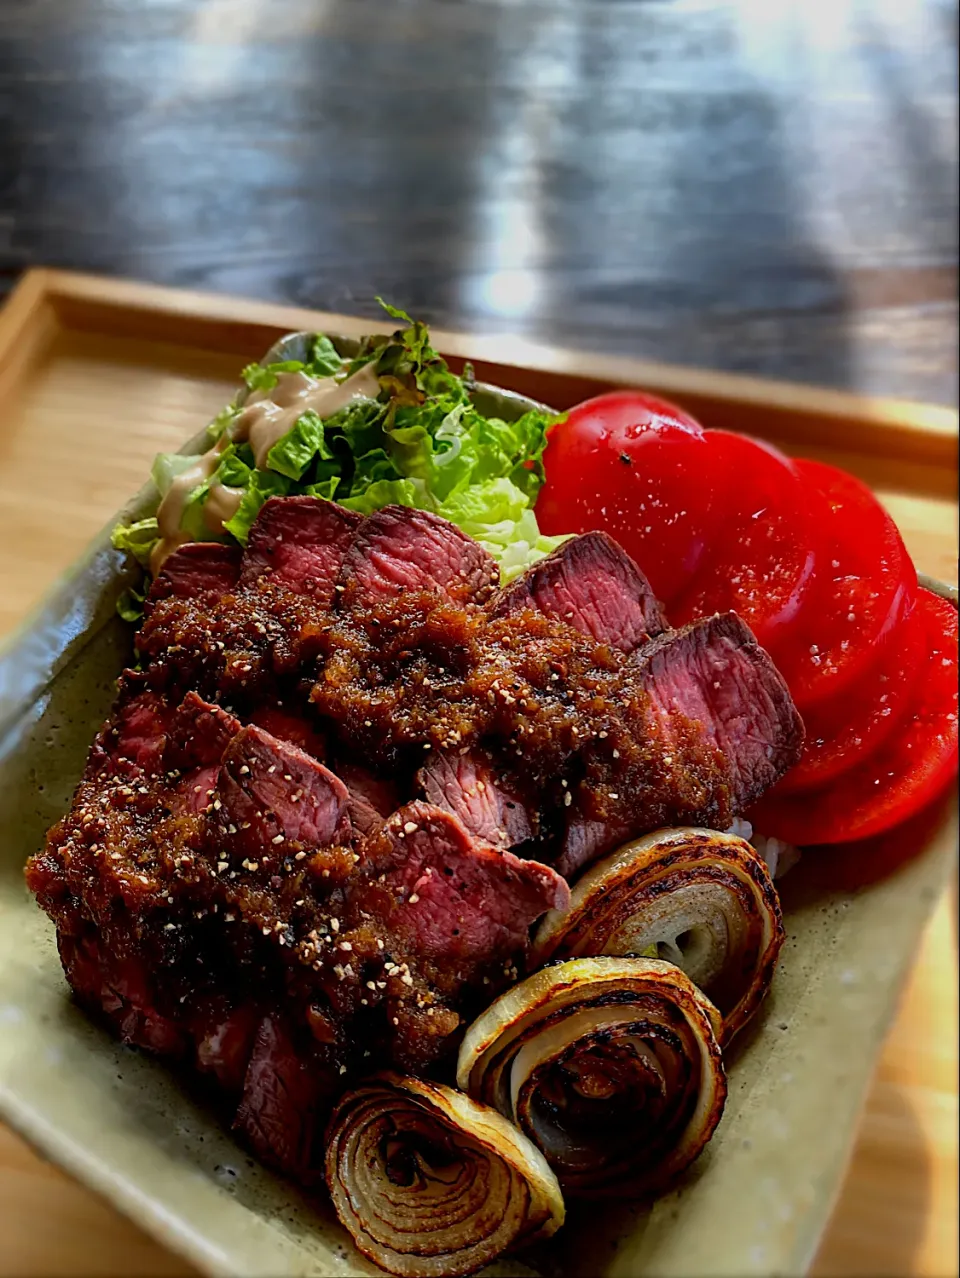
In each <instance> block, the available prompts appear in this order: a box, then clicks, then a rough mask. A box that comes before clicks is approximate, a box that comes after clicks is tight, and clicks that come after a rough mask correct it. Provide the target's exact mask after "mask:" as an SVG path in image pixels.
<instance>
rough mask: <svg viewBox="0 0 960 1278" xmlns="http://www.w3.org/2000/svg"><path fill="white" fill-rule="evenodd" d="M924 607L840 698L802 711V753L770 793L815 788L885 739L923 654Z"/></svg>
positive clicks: (906, 705)
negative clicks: (803, 740)
mask: <svg viewBox="0 0 960 1278" xmlns="http://www.w3.org/2000/svg"><path fill="white" fill-rule="evenodd" d="M927 630H928V618H927V616H926V611H925V610H923V611H921V610H920V609H918V608H914V610H913V612H912V613H911V614H910V616H909V617H908V618H907V619H906V620H905V621H904V623H903V625H902V626H901V627H900V630H899V631H898V633H897V643H896V644H895V645H889V646H888V647H887V648H886V649H881V651H880V661H879V663H878V664H876V665H875V666H873V667H871V668H870V669H869V670H867V672H866V673H865V674H864V676H863V678H861V679H859V680H858V681H857V683H856V684H854V686H853V687H852V688H851V689H850V692H849V694H848V695H847V696H845V697H843V698H841V701H840V703H839V705H837V704H835V703H834V702H833V701H832V700H831V701H830V702H828V703H827V704H825V705H816V706H814V707H813V708H812V709H811V710H809V711H808V712H807V713H806V714H805V715H804V719H803V721H804V725H805V727H806V730H807V739H806V743H805V744H804V747H803V755H802V757H801V759H800V762H799V763H798V764H797V765H796V767H795V768H791V769H790V771H789V772H788V773H787V775H786V776H785V777H784V778H783V780H782V781H781V782H780V783H779V785H777V787H776V788H775V789H774V790H773V791H772V793H773V794H774V795H778V796H779V795H785V794H797V793H800V792H801V791H804V790H816V789H819V788H820V787H821V786H824V785H826V784H827V782H828V781H832V780H833V779H834V778H835V777H838V776H840V775H841V774H842V773H844V772H847V771H849V769H850V768H852V767H854V766H855V765H856V764H858V763H860V762H861V760H863V759H865V758H866V757H867V756H868V755H870V754H871V753H872V752H873V751H874V750H876V749H878V748H879V747H880V746H881V745H882V744H883V742H884V741H885V740H886V739H887V737H889V735H890V733H891V732H892V731H893V729H894V728H895V727H896V725H897V724H898V723H899V721H900V719H901V718H902V717H903V716H904V715H905V714H906V713H907V712H908V711H909V710H910V707H911V695H912V692H913V688H914V686H915V684H916V680H917V673H918V671H919V670H920V668H921V667H922V665H923V663H924V660H925V659H926V656H927V647H928V644H929V639H928V635H927Z"/></svg>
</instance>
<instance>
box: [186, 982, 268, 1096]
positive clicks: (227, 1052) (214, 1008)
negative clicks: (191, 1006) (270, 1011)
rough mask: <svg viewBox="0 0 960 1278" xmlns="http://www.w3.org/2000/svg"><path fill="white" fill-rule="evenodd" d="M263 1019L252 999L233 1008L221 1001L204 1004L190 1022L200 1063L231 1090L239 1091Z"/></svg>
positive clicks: (202, 1067)
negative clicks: (209, 1004)
mask: <svg viewBox="0 0 960 1278" xmlns="http://www.w3.org/2000/svg"><path fill="white" fill-rule="evenodd" d="M261 1020H262V1017H261V1014H260V1013H259V1012H258V1011H257V1009H256V1007H255V1006H254V1005H253V1004H252V1003H241V1004H240V1006H239V1007H235V1008H230V1009H228V1008H226V1007H224V1006H223V1005H222V1004H220V1005H219V1006H218V1005H216V1004H214V1005H211V1006H208V1007H204V1008H201V1009H200V1011H199V1012H198V1013H197V1014H196V1015H195V1016H194V1018H193V1021H192V1023H191V1029H192V1031H193V1035H194V1041H195V1043H196V1048H197V1067H198V1068H199V1069H200V1070H201V1071H202V1072H203V1073H205V1074H213V1075H214V1076H215V1077H216V1079H217V1081H218V1082H219V1083H220V1085H221V1087H224V1088H226V1090H227V1091H228V1092H232V1093H234V1094H235V1093H237V1092H239V1091H240V1089H241V1088H242V1087H243V1083H244V1078H245V1076H246V1073H247V1065H248V1063H249V1061H250V1056H251V1053H252V1051H253V1042H254V1037H255V1035H256V1033H257V1030H258V1029H259V1026H260V1022H261Z"/></svg>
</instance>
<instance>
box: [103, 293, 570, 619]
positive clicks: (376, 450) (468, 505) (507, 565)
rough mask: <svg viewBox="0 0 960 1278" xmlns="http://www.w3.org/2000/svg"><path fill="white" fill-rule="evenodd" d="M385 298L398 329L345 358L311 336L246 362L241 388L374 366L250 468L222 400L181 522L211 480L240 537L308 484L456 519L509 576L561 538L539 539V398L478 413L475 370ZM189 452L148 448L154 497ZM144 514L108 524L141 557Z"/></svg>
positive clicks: (329, 493) (189, 525) (265, 388)
mask: <svg viewBox="0 0 960 1278" xmlns="http://www.w3.org/2000/svg"><path fill="white" fill-rule="evenodd" d="M381 305H382V306H383V308H384V310H385V311H386V313H387V314H388V315H390V316H391V317H392V318H393V319H395V320H397V321H398V322H399V323H400V324H401V326H402V327H400V328H398V329H397V330H396V331H395V332H393V333H392V334H375V335H373V336H371V337H369V338H365V339H363V341H362V342H361V344H360V348H359V350H358V353H357V355H356V356H355V357H354V359H352V360H349V361H348V360H347V359H345V358H344V357H342V356H340V355H339V354H338V353H337V351H336V348H335V347H334V345H333V343H332V342H331V341H330V339H329V338H328V337H325V336H323V335H321V334H318V335H317V336H315V337H314V338H313V339H312V341H311V343H310V347H309V354H308V356H307V358H306V360H305V361H304V362H301V361H297V360H287V361H283V362H277V363H273V364H268V365H261V364H251V365H248V366H247V368H245V369H244V373H243V376H244V380H245V382H246V384H247V386H248V387H249V388H250V389H251V390H256V391H260V392H263V393H264V394H265V395H267V396H269V393H270V391H271V390H272V389H273V387H274V386H275V385H276V383H277V378H278V377H279V376H280V374H282V373H286V372H306V373H308V374H309V375H311V376H314V377H318V378H320V377H331V376H332V377H336V378H343V377H346V376H348V375H350V374H351V373H353V372H355V371H356V370H357V369H359V368H362V367H364V366H366V365H371V366H372V368H373V371H374V372H375V374H376V377H377V380H378V382H379V387H380V393H379V396H378V398H376V399H367V398H363V399H355V400H352V401H351V402H350V403H348V404H346V405H345V406H344V407H343V408H341V409H340V410H339V411H338V412H336V413H334V414H332V415H331V416H329V417H326V418H323V419H321V418H320V417H319V416H318V414H317V413H316V412H314V411H312V410H308V411H306V412H304V413H302V414H301V415H300V417H299V418H298V419H297V421H296V422H295V423H294V425H293V427H292V428H291V429H290V430H289V431H288V432H287V433H286V434H285V435H284V436H283V437H282V438H281V439H279V440H278V441H277V442H276V443H275V444H274V445H273V447H272V448H271V449H270V452H269V453H268V455H267V458H266V462H265V465H264V467H263V468H258V467H257V466H256V463H255V460H254V456H253V452H252V450H251V449H250V446H249V445H248V444H246V443H239V444H238V443H235V442H232V440H231V435H230V432H231V430H232V427H233V424H234V422H235V420H236V418H237V417H238V415H239V413H240V412H241V408H240V406H239V405H237V404H236V403H234V404H231V405H229V406H228V407H227V408H225V409H224V410H223V411H222V412H221V413H219V414H218V415H217V417H216V418H215V419H214V421H213V422H212V423H211V424H210V427H209V428H208V440H209V442H210V445H211V446H214V445H216V446H217V447H218V449H219V457H218V461H217V466H216V469H215V470H214V472H213V474H212V475H211V476H210V478H209V479H204V480H202V481H200V482H198V483H197V484H196V486H195V487H194V489H193V491H192V492H191V493H190V494H189V496H188V499H187V501H186V503H185V508H184V514H183V518H182V521H181V529H182V531H184V532H186V533H187V534H188V535H189V536H191V537H194V538H198V539H199V538H203V539H210V538H211V537H212V536H213V534H212V533H211V532H210V530H209V529H208V528H207V527H206V524H205V520H204V505H205V503H206V501H207V498H208V496H209V492H210V489H211V488H212V487H213V486H214V485H218V484H223V485H226V486H228V487H230V488H233V489H236V490H239V491H240V493H241V500H240V505H239V508H238V510H237V512H236V514H235V515H234V516H233V518H232V519H230V520H228V521H227V523H226V524H225V526H224V528H225V533H224V535H225V536H232V537H235V538H236V540H237V541H239V542H240V543H241V544H246V541H247V537H248V535H249V532H250V527H251V525H252V524H253V521H254V520H255V519H256V517H257V515H258V513H259V511H260V508H261V506H262V505H263V503H264V502H265V501H266V500H267V499H268V498H269V497H271V496H275V495H288V494H291V493H306V494H309V495H311V496H316V497H322V498H325V499H327V500H335V501H338V502H340V503H342V504H343V505H344V506H346V507H347V508H349V509H351V510H355V511H358V512H360V513H362V514H369V513H371V512H372V511H375V510H378V509H380V508H381V507H382V506H385V505H388V504H390V503H397V504H400V505H405V506H414V507H417V508H419V509H423V510H430V511H433V512H435V513H436V514H439V515H442V516H444V517H445V518H447V519H450V520H452V521H453V522H454V523H456V524H457V525H459V527H461V528H462V529H463V530H464V531H465V532H467V533H468V534H469V535H470V536H472V537H475V538H476V539H477V540H478V541H480V542H481V543H482V544H483V545H484V546H485V547H486V548H487V549H488V550H489V551H490V553H491V554H493V555H494V556H495V557H496V558H497V559H498V560H499V563H500V568H501V575H502V577H503V579H504V580H510V579H511V578H512V577H514V576H516V575H517V574H518V573H519V572H522V571H523V569H524V568H526V567H527V566H528V565H529V564H531V563H533V562H535V561H536V560H537V559H540V558H542V557H543V556H544V555H545V554H548V553H549V552H550V551H551V550H553V549H554V548H555V547H556V546H557V545H559V544H560V543H561V542H562V541H563V540H564V539H563V538H559V537H544V536H543V535H542V534H541V533H540V530H539V527H538V526H537V520H536V516H535V514H534V503H535V501H536V498H537V494H538V493H539V491H540V488H541V486H542V484H543V480H544V470H543V454H544V449H545V447H546V442H547V430H548V428H549V427H550V425H551V424H552V423H553V422H554V421H555V420H556V418H555V416H554V415H553V414H551V413H549V412H545V411H542V410H539V409H531V410H529V411H528V412H525V413H523V414H522V415H521V416H520V417H518V418H517V419H516V420H515V421H508V420H506V419H505V418H500V417H487V416H485V415H484V413H483V412H481V410H480V408H478V406H477V403H476V401H475V399H474V392H475V383H474V379H473V371H472V369H470V368H467V369H465V370H464V374H463V376H457V374H455V373H453V372H452V371H451V370H450V369H449V367H448V366H447V364H446V361H445V360H444V359H443V358H442V357H441V356H440V355H439V354H438V352H437V351H436V350H435V349H434V348H433V346H432V345H431V343H430V334H429V331H428V329H427V327H426V325H424V324H422V323H419V322H418V321H415V320H412V319H411V318H410V316H408V315H407V314H406V312H405V311H402V310H400V309H399V308H397V307H394V306H391V305H389V304H388V303H385V302H382V303H381ZM199 460H200V458H199V457H196V456H187V457H184V456H181V455H180V454H164V455H162V456H160V457H158V458H157V460H156V462H155V463H154V468H153V477H154V481H155V483H156V485H157V488H158V490H159V492H160V495H161V497H163V496H165V495H166V493H168V492H169V491H170V487H171V485H172V484H173V482H174V480H175V479H176V478H177V477H178V476H180V475H182V474H184V472H185V471H187V470H188V469H189V468H191V467H193V466H196V465H197V463H198V461H199ZM149 522H150V521H141V523H142V524H147V523H149ZM152 524H153V529H152V532H151V531H150V529H149V528H146V527H140V526H135V527H132V528H129V529H126V528H118V529H117V530H116V533H115V537H116V539H117V540H116V541H115V544H118V545H120V547H121V548H122V549H130V550H131V553H135V554H137V555H138V558H140V561H141V562H142V563H147V562H148V560H149V553H150V551H151V550H152V548H153V545H154V544H155V542H156V539H157V531H156V521H152ZM136 603H137V601H136V600H133V599H131V600H129V601H128V602H127V604H126V605H125V607H126V609H127V611H130V612H131V613H132V612H133V611H134V610H135V608H136Z"/></svg>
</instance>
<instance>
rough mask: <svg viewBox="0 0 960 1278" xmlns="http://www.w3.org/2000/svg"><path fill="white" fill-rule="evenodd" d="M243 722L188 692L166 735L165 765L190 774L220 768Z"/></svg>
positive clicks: (220, 707) (221, 707)
mask: <svg viewBox="0 0 960 1278" xmlns="http://www.w3.org/2000/svg"><path fill="white" fill-rule="evenodd" d="M241 726H242V725H241V723H240V720H239V719H237V718H236V717H235V716H234V715H232V714H230V712H229V711H228V710H224V708H223V706H218V705H214V704H213V703H212V702H209V701H204V699H203V698H202V697H200V696H198V695H197V693H195V692H188V693H187V695H186V696H185V697H184V699H183V700H182V701H181V703H180V705H179V706H178V707H177V709H176V711H175V712H174V715H173V718H172V719H171V721H170V727H169V729H168V732H167V746H166V750H165V751H164V763H165V764H166V765H167V766H168V767H170V768H178V769H179V770H180V771H181V772H187V771H189V770H190V769H191V768H208V767H211V766H212V765H214V764H219V762H220V759H221V757H222V755H223V752H224V750H226V748H227V746H228V745H229V743H230V740H231V738H232V737H234V736H236V734H237V733H238V732H239V731H240V728H241Z"/></svg>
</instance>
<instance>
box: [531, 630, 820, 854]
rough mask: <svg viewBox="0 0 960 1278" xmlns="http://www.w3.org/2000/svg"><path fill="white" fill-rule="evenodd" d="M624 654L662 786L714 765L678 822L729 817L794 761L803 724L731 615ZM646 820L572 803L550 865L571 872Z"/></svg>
mask: <svg viewBox="0 0 960 1278" xmlns="http://www.w3.org/2000/svg"><path fill="white" fill-rule="evenodd" d="M630 660H631V664H632V666H633V671H634V679H635V687H636V688H637V690H639V691H640V692H643V693H645V694H646V696H647V698H648V700H647V709H646V721H647V735H649V737H650V739H652V740H654V741H656V742H657V746H658V753H659V756H660V759H661V760H662V761H663V762H664V763H665V764H666V765H667V769H668V770H667V772H666V773H665V779H664V781H663V782H662V785H661V792H662V793H663V794H665V795H668V796H669V795H671V794H673V793H674V792H675V793H676V794H678V795H679V794H680V793H681V792H682V786H681V784H680V782H681V781H682V779H683V776H682V774H683V773H684V772H685V771H686V770H687V768H688V767H690V766H691V765H694V766H695V765H698V764H699V763H700V761H701V760H702V758H703V757H704V756H705V755H709V756H710V758H711V759H712V760H713V766H714V767H718V768H720V769H721V774H720V775H719V776H718V777H717V778H716V779H715V782H714V784H713V786H712V789H711V792H710V794H709V796H708V805H709V806H707V807H706V808H705V809H704V810H703V811H702V812H701V813H699V814H697V813H692V812H689V811H684V812H683V813H682V822H681V823H682V824H685V825H689V824H694V825H704V824H712V822H713V820H714V819H716V817H717V816H718V815H719V814H720V813H721V812H722V813H723V814H725V816H726V817H729V818H730V819H732V818H733V817H734V816H736V815H738V814H739V813H741V812H743V811H744V810H745V809H746V808H747V807H749V806H750V804H752V803H753V802H755V801H756V799H757V798H758V797H759V796H760V795H761V794H763V793H764V792H765V791H766V790H767V789H769V788H770V786H772V785H773V784H774V783H775V782H776V781H777V780H778V779H779V778H780V777H781V776H782V775H783V774H784V773H785V772H786V770H787V769H788V768H789V767H792V765H793V764H794V763H796V761H797V759H798V758H799V756H800V751H801V748H802V746H803V722H802V720H801V718H800V715H799V714H798V713H797V709H796V706H794V704H793V701H792V699H791V697H790V692H789V690H788V688H787V685H786V683H785V682H784V680H783V678H782V676H781V675H780V672H779V671H778V670H777V668H776V666H774V664H773V662H772V661H771V660H770V657H769V656H768V654H767V653H766V652H765V651H764V650H763V649H762V648H761V647H760V645H759V644H758V643H757V642H756V640H755V639H754V637H753V634H752V633H751V631H750V629H749V627H748V626H746V625H745V624H744V623H743V622H742V621H741V620H740V618H739V617H738V616H737V615H736V614H735V613H732V612H731V613H726V614H724V615H717V616H714V617H707V618H705V619H703V620H701V621H695V622H693V623H692V624H691V625H689V626H685V627H684V628H683V629H682V630H676V631H673V632H670V633H667V634H663V635H661V636H659V637H658V638H656V639H653V640H651V642H650V643H648V644H646V645H645V646H644V647H643V648H642V649H640V650H639V651H638V652H636V653H634V654H633V656H632V657H631V659H630ZM691 722H692V724H694V725H698V727H699V730H700V733H701V734H702V735H701V737H700V742H699V743H691V742H690V740H689V731H690V726H691ZM671 772H672V773H673V774H674V775H675V776H676V777H677V783H676V784H673V783H671V780H670V773H671ZM661 815H662V814H661ZM660 823H662V821H658V822H657V824H660ZM673 823H674V824H676V821H674V822H673ZM652 828H655V827H654V826H653V825H651V824H649V822H644V821H643V820H634V821H632V822H630V823H627V822H625V821H624V820H622V819H620V818H619V817H617V818H614V819H611V820H609V821H605V822H601V821H597V820H594V819H591V818H590V816H589V814H584V813H581V812H579V811H578V810H577V808H576V807H574V808H572V809H571V811H570V812H569V814H568V818H567V827H566V832H565V835H564V839H563V844H562V848H561V852H560V855H559V857H558V859H557V862H556V865H557V869H558V870H559V871H560V872H561V873H562V874H564V875H567V876H568V877H570V876H572V875H574V874H576V872H577V871H578V870H579V869H581V868H582V867H583V866H584V865H587V864H588V863H589V862H590V861H593V860H595V859H596V858H597V857H598V856H602V855H604V854H605V853H607V852H609V851H611V850H612V849H613V848H615V847H617V846H619V845H620V844H621V843H623V842H625V840H626V839H628V838H633V837H636V836H637V835H639V834H643V833H646V832H647V831H648V830H650V829H652Z"/></svg>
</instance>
